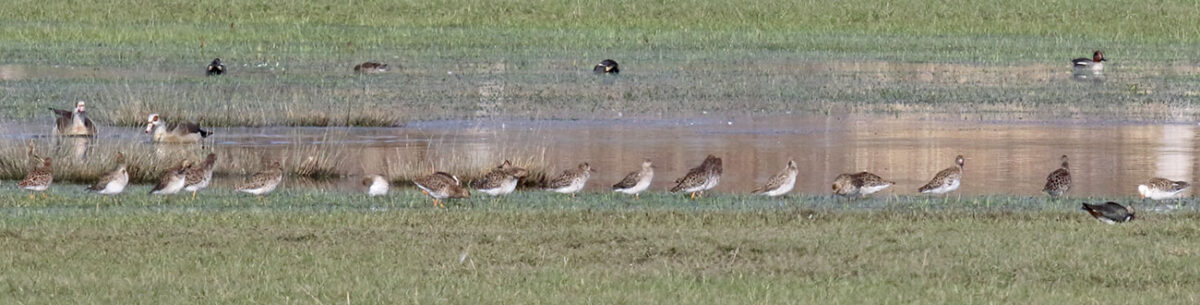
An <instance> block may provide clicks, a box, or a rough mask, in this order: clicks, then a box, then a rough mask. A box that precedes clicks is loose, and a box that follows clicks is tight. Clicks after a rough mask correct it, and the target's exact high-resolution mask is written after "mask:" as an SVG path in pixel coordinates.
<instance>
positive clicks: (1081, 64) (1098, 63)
mask: <svg viewBox="0 0 1200 305" xmlns="http://www.w3.org/2000/svg"><path fill="white" fill-rule="evenodd" d="M1106 61H1108V60H1107V59H1104V52H1101V51H1099V50H1097V51H1095V52H1092V58H1087V57H1080V58H1076V59H1072V60H1071V65H1072V66H1074V67H1075V68H1076V69H1091V70H1093V71H1100V70H1104V62H1106Z"/></svg>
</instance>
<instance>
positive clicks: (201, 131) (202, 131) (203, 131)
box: [200, 129, 213, 138]
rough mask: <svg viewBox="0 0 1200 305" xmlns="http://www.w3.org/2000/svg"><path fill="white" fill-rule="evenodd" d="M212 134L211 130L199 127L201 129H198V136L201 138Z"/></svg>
mask: <svg viewBox="0 0 1200 305" xmlns="http://www.w3.org/2000/svg"><path fill="white" fill-rule="evenodd" d="M212 134H213V132H211V131H208V130H204V129H201V130H200V137H201V138H207V137H208V136H211V135H212Z"/></svg>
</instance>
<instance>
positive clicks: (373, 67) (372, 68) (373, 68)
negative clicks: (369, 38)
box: [354, 61, 389, 74]
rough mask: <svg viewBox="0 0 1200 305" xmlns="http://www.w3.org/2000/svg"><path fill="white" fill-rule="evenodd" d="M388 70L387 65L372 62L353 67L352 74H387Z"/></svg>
mask: <svg viewBox="0 0 1200 305" xmlns="http://www.w3.org/2000/svg"><path fill="white" fill-rule="evenodd" d="M388 70H389V68H388V65H387V64H381V63H377V62H372V61H368V62H364V63H361V64H357V65H354V72H357V73H362V74H377V73H383V72H387V71H388Z"/></svg>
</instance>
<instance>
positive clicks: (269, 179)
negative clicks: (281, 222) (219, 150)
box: [237, 161, 283, 201]
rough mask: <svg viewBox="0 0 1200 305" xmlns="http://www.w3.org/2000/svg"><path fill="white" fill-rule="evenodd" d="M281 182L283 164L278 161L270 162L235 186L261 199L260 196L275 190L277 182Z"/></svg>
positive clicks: (240, 190)
mask: <svg viewBox="0 0 1200 305" xmlns="http://www.w3.org/2000/svg"><path fill="white" fill-rule="evenodd" d="M280 182H283V166H281V165H279V161H275V162H271V165H270V166H267V167H266V168H263V169H262V170H261V171H259V172H258V173H255V174H254V176H250V179H248V180H246V181H245V182H242V184H239V185H238V186H237V190H238V191H239V192H243V193H250V194H254V195H255V196H258V200H260V201H261V200H262V196H263V195H266V194H267V193H270V192H271V191H274V190H275V187H277V186H279V183H280Z"/></svg>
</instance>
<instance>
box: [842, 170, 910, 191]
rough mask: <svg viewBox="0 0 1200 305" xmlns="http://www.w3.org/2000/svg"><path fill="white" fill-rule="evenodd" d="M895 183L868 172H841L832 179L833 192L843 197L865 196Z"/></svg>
mask: <svg viewBox="0 0 1200 305" xmlns="http://www.w3.org/2000/svg"><path fill="white" fill-rule="evenodd" d="M895 184H896V183H895V182H892V181H888V180H883V178H882V177H879V175H876V174H872V173H869V172H857V173H853V174H841V175H838V176H837V177H836V178H834V179H833V194H834V195H838V196H843V197H852V196H860V197H866V196H867V195H870V194H872V193H875V192H878V191H882V190H883V189H886V188H888V187H890V186H892V185H895Z"/></svg>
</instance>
